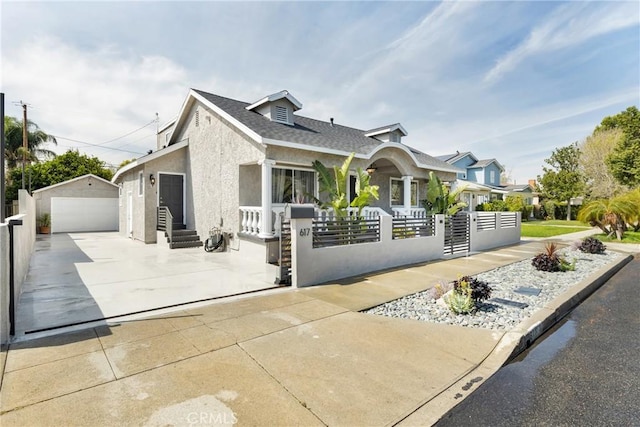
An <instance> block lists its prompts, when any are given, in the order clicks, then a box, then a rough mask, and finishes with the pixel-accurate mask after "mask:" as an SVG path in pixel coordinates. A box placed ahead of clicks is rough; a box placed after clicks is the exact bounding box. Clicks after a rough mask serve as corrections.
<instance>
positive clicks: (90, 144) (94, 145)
mask: <svg viewBox="0 0 640 427" xmlns="http://www.w3.org/2000/svg"><path fill="white" fill-rule="evenodd" d="M52 136H53V137H54V138H56V139H64V140H65V141H71V142H77V143H79V144H86V145H89V146H91V147H98V148H104V149H106V150H114V151H123V152H125V153H132V154H140V155H144V154H146V153H141V152H139V151H132V150H124V149H121V148H114V147H105V146H103V145H100V144H92V143H90V142H85V141H78V140H77V139H72V138H65V137H64V136H59V135H52Z"/></svg>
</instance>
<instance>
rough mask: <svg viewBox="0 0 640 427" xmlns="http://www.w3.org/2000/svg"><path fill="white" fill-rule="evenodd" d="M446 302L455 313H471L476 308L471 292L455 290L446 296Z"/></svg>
mask: <svg viewBox="0 0 640 427" xmlns="http://www.w3.org/2000/svg"><path fill="white" fill-rule="evenodd" d="M445 302H446V303H447V305H448V306H449V309H450V310H451V311H453V312H454V313H455V314H467V313H471V312H472V311H473V309H474V308H475V304H474V303H473V299H472V298H471V293H470V292H463V293H460V292H456V291H455V290H454V291H453V292H452V293H451V294H450V295H449V297H445Z"/></svg>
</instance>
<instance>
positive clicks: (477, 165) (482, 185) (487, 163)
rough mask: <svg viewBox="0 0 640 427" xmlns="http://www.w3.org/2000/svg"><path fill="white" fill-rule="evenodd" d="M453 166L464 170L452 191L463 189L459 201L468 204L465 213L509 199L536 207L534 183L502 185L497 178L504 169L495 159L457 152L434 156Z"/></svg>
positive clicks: (453, 185) (458, 176)
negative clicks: (483, 205)
mask: <svg viewBox="0 0 640 427" xmlns="http://www.w3.org/2000/svg"><path fill="white" fill-rule="evenodd" d="M437 158H438V159H440V160H442V161H445V162H447V163H449V164H451V165H453V166H457V167H459V168H461V169H463V172H459V173H458V175H457V180H456V182H455V183H454V184H452V188H454V189H455V188H460V187H462V188H464V190H463V191H462V193H461V198H462V200H463V201H464V202H465V203H467V208H466V210H467V211H471V212H472V211H474V210H475V207H476V206H478V205H480V204H482V203H485V202H490V201H492V200H504V199H505V198H506V197H508V196H514V195H517V196H521V197H522V198H523V200H524V203H525V205H533V204H537V193H535V182H534V183H532V182H529V183H528V184H524V185H516V184H502V183H501V182H500V176H501V174H502V173H503V172H504V167H503V166H502V165H501V164H500V162H498V161H497V160H496V159H478V158H477V157H476V156H475V155H474V154H473V153H471V152H469V151H467V152H464V153H461V152H459V151H457V152H455V153H453V154H445V155H442V156H437Z"/></svg>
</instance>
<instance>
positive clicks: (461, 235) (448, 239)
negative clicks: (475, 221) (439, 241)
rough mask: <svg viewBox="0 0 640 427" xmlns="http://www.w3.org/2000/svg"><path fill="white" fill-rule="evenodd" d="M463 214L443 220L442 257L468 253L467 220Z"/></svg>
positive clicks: (468, 232)
mask: <svg viewBox="0 0 640 427" xmlns="http://www.w3.org/2000/svg"><path fill="white" fill-rule="evenodd" d="M470 218H471V217H470V216H469V215H467V214H465V213H458V214H457V215H453V216H445V218H444V255H445V256H447V255H458V254H465V253H468V252H469V249H470V244H469V234H470V231H469V223H470V222H469V219H470Z"/></svg>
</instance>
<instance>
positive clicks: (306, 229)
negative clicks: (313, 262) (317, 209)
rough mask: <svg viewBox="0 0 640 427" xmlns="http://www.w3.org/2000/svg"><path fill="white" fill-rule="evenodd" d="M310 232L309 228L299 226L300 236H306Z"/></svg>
mask: <svg viewBox="0 0 640 427" xmlns="http://www.w3.org/2000/svg"><path fill="white" fill-rule="evenodd" d="M309 233H311V229H310V228H301V229H300V237H307V236H308V235H309Z"/></svg>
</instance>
